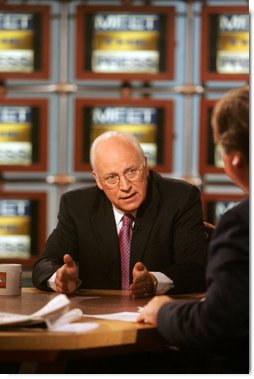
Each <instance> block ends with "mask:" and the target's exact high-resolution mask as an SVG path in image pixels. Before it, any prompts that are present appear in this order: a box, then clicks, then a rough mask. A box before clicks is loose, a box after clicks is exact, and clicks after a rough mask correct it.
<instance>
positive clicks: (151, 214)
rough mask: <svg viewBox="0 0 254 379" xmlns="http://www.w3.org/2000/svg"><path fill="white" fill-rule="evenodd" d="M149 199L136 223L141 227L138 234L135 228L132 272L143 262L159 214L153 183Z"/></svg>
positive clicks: (138, 214) (141, 209)
mask: <svg viewBox="0 0 254 379" xmlns="http://www.w3.org/2000/svg"><path fill="white" fill-rule="evenodd" d="M148 197H149V198H147V200H146V202H145V203H144V204H143V205H142V206H141V207H140V209H139V210H138V213H137V218H136V222H137V224H138V226H139V227H138V228H137V231H136V232H135V228H134V231H133V234H132V245H131V261H130V266H131V272H132V269H133V266H134V265H135V263H136V262H138V261H142V258H143V256H144V254H145V250H146V245H147V244H148V242H149V235H150V233H151V230H152V227H153V224H154V222H155V220H156V217H157V214H158V206H159V194H158V191H157V188H156V187H155V186H154V185H152V183H151V187H150V188H149V192H148Z"/></svg>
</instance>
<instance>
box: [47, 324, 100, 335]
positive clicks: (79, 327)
mask: <svg viewBox="0 0 254 379" xmlns="http://www.w3.org/2000/svg"><path fill="white" fill-rule="evenodd" d="M96 328H98V324H96V323H95V322H75V323H72V324H66V325H61V326H57V327H56V326H54V327H53V329H51V331H54V332H71V333H84V332H89V331H90V330H94V329H96Z"/></svg>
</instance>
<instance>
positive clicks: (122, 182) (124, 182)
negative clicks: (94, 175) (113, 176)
mask: <svg viewBox="0 0 254 379" xmlns="http://www.w3.org/2000/svg"><path fill="white" fill-rule="evenodd" d="M130 186H131V182H130V181H129V180H128V179H127V178H126V177H125V176H124V175H121V176H120V177H119V187H120V188H121V189H123V190H125V191H126V190H127V189H129V188H130Z"/></svg>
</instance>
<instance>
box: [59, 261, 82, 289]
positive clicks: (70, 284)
mask: <svg viewBox="0 0 254 379" xmlns="http://www.w3.org/2000/svg"><path fill="white" fill-rule="evenodd" d="M63 261H64V264H63V265H62V266H61V267H60V268H59V269H58V270H57V271H56V278H55V285H56V290H57V292H59V293H65V294H71V293H73V292H74V291H75V290H76V288H77V283H78V270H77V266H76V263H75V261H74V260H73V259H72V257H71V256H70V255H69V254H65V255H64V257H63Z"/></svg>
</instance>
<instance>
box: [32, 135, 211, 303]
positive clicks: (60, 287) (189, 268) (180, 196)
mask: <svg viewBox="0 0 254 379" xmlns="http://www.w3.org/2000/svg"><path fill="white" fill-rule="evenodd" d="M90 160H91V165H92V168H93V176H94V178H95V180H96V183H97V185H96V186H93V187H90V188H81V189H78V190H74V191H69V192H67V193H65V194H64V195H63V196H62V198H61V202H60V210H59V216H58V224H57V226H56V228H55V229H54V231H53V232H52V234H51V235H50V236H49V238H48V240H47V243H46V247H45V250H44V254H43V256H42V258H41V259H40V260H39V261H38V262H37V263H36V264H35V266H34V268H33V283H34V285H35V286H36V287H38V288H39V289H43V290H49V289H50V288H52V289H54V290H55V291H57V292H62V293H66V294H71V293H73V292H74V291H75V290H76V289H77V288H78V286H79V285H81V288H98V289H121V266H120V252H119V240H118V232H119V229H120V226H121V218H122V215H123V214H124V213H131V214H133V215H134V216H135V221H134V224H133V232H132V245H131V254H130V269H129V275H130V287H129V290H130V293H131V294H132V295H134V296H143V295H146V294H154V293H166V292H167V291H168V290H170V291H172V292H173V293H181V292H185V293H186V292H194V291H201V290H204V285H205V280H204V279H205V265H206V251H207V239H206V233H205V230H204V225H203V215H202V207H201V201H200V191H199V190H198V189H197V188H196V187H195V186H193V185H191V184H189V183H187V182H184V181H180V180H175V179H167V178H163V177H162V176H161V175H159V174H156V173H155V172H152V171H149V169H148V166H147V159H146V157H145V156H144V153H143V150H142V149H141V146H140V145H139V143H138V141H137V140H136V139H135V138H134V137H133V136H132V135H130V134H127V133H122V132H108V133H104V134H102V135H100V136H99V137H98V138H97V139H96V140H95V141H94V143H93V145H92V148H91V155H90ZM54 273H55V274H54ZM52 274H53V276H52ZM80 281H81V284H80Z"/></svg>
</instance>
